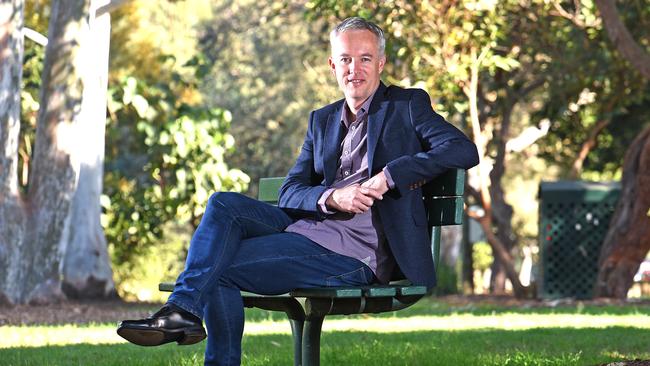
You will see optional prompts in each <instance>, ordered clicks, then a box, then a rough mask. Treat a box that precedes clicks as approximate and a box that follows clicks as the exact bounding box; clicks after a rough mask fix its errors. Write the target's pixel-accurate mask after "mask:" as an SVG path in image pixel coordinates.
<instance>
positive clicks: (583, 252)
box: [537, 181, 621, 299]
mask: <svg viewBox="0 0 650 366" xmlns="http://www.w3.org/2000/svg"><path fill="white" fill-rule="evenodd" d="M620 192H621V187H620V184H619V183H617V182H611V183H599V182H583V181H558V182H542V183H540V186H539V242H540V249H541V250H540V253H541V258H540V263H539V267H538V268H539V273H538V275H539V277H538V294H537V295H538V296H539V297H540V298H545V299H553V298H565V297H571V298H576V299H588V298H591V297H592V294H593V286H594V282H595V280H596V275H597V273H598V257H599V255H600V248H601V245H602V242H603V240H604V239H605V235H606V233H607V229H608V226H609V221H610V219H611V216H612V214H613V212H614V207H615V206H616V201H617V199H618V197H619V195H620Z"/></svg>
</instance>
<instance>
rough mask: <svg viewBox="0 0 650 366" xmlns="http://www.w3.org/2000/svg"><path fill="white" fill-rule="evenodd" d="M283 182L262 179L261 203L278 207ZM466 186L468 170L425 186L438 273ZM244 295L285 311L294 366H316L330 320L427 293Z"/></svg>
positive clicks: (385, 289)
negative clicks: (443, 233) (443, 241)
mask: <svg viewBox="0 0 650 366" xmlns="http://www.w3.org/2000/svg"><path fill="white" fill-rule="evenodd" d="M283 179H284V178H262V179H261V180H260V186H259V195H258V197H259V200H260V201H264V202H268V203H271V204H275V203H277V199H278V190H279V188H280V185H281V184H282V181H283ZM464 184H465V171H464V170H461V169H451V170H449V171H447V172H446V173H445V174H443V175H440V176H439V177H437V178H436V179H434V180H433V181H431V182H429V183H428V184H427V185H425V186H424V187H423V192H424V195H423V200H424V203H425V209H426V212H427V220H428V226H429V233H430V234H431V248H432V252H433V258H434V265H435V266H436V267H435V268H437V265H438V257H439V251H440V227H441V226H445V225H459V224H461V223H462V220H463V191H464ZM159 289H160V291H172V290H173V289H174V284H173V283H161V284H160V285H159ZM241 294H242V297H243V299H244V305H245V306H246V307H249V308H260V309H265V310H272V311H282V312H285V313H286V314H287V317H288V318H289V322H290V323H291V332H292V334H293V347H294V365H296V366H299V365H302V366H317V365H319V364H320V335H321V327H322V325H323V320H324V318H325V316H327V315H348V314H362V313H382V312H389V311H396V310H401V309H404V308H407V307H409V306H411V305H412V304H414V303H415V302H417V301H418V300H419V299H421V298H422V297H423V296H425V295H427V288H426V287H424V286H411V285H410V284H409V283H408V281H394V282H391V283H390V284H389V285H370V286H362V287H322V288H310V289H295V290H293V291H291V292H289V293H287V294H282V295H274V296H269V295H260V294H255V293H250V292H245V291H242V293H241Z"/></svg>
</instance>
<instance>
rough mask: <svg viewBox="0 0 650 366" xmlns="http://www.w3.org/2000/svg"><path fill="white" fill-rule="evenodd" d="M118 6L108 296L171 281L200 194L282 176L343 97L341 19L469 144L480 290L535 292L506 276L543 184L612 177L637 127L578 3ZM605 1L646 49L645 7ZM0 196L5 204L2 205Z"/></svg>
mask: <svg viewBox="0 0 650 366" xmlns="http://www.w3.org/2000/svg"><path fill="white" fill-rule="evenodd" d="M15 2H16V1H15ZM119 3H120V4H119V5H120V6H119V7H115V8H114V9H113V10H112V11H111V12H110V17H111V39H110V56H109V59H108V62H109V67H108V75H107V77H106V78H107V84H108V92H107V97H106V101H107V106H106V108H105V110H106V111H107V113H106V124H105V140H104V141H105V149H104V151H105V154H104V155H103V156H101V159H103V161H102V163H101V164H100V165H101V167H102V171H101V173H100V174H101V176H102V177H103V179H102V182H101V183H102V184H103V187H101V192H102V193H101V196H100V197H98V199H97V200H98V201H99V202H97V205H98V207H100V208H101V214H100V217H99V219H98V220H97V221H98V222H99V223H101V228H100V230H101V229H102V228H103V232H99V233H97V234H96V235H95V236H96V237H99V239H98V240H99V241H98V242H99V243H102V240H103V238H105V239H106V242H107V248H108V254H109V257H107V258H110V263H107V264H109V267H112V271H113V277H114V278H115V283H116V291H117V293H118V294H119V295H121V296H122V297H125V298H128V299H141V300H149V299H155V298H156V296H157V295H156V292H155V288H156V283H158V282H159V281H160V280H163V279H164V280H170V279H173V277H174V276H175V275H176V274H177V273H178V272H179V271H180V270H181V267H182V260H183V258H184V255H185V251H186V248H187V243H188V241H189V237H190V235H191V232H192V231H193V228H194V227H196V225H197V224H198V222H199V220H200V215H201V213H202V209H203V206H204V204H205V202H206V200H207V198H208V197H209V195H210V193H211V192H213V191H215V190H233V191H241V192H246V193H247V194H250V195H252V196H254V195H255V194H256V182H257V180H258V179H259V177H263V176H281V175H284V174H285V173H286V171H287V170H288V168H289V167H290V166H291V164H292V163H293V160H294V159H295V157H296V155H297V153H298V151H299V147H300V145H301V143H302V139H303V135H304V132H305V128H306V118H307V116H308V114H309V111H311V110H312V109H314V108H318V107H320V106H322V105H324V104H327V103H330V102H332V101H334V100H337V99H339V98H340V93H339V91H338V90H337V87H336V83H335V81H334V80H333V78H332V77H331V76H330V73H329V70H328V67H327V62H326V61H327V56H328V52H329V49H328V47H329V44H328V33H329V30H330V28H331V27H332V26H333V25H334V24H336V23H337V22H338V21H340V20H341V19H343V18H345V17H348V16H353V15H360V16H363V17H366V18H369V19H372V20H373V21H375V22H377V23H378V24H379V25H380V26H381V27H382V28H383V29H384V30H385V31H386V34H387V48H386V53H387V57H388V63H387V67H386V69H385V72H384V80H385V82H387V83H391V84H396V85H401V86H404V87H420V88H423V89H426V90H427V91H428V92H429V94H430V95H431V97H432V104H433V105H434V108H435V109H436V111H438V113H440V114H442V115H443V116H444V117H445V118H447V119H448V120H449V121H450V122H451V123H453V124H454V125H456V126H457V127H459V128H461V129H463V130H464V131H465V132H466V133H467V134H468V135H469V136H471V137H472V138H473V139H474V141H475V142H476V143H477V145H478V146H479V150H480V153H481V164H480V166H479V167H478V168H475V169H472V170H471V171H470V179H469V181H468V192H469V195H468V201H467V203H468V205H469V206H470V207H471V208H472V209H470V210H468V214H469V215H470V216H472V217H473V218H474V219H475V220H476V221H477V222H478V223H479V224H480V226H481V228H482V229H483V231H484V232H485V234H486V235H485V239H486V242H487V243H489V247H488V246H486V245H484V244H480V245H478V246H477V248H478V249H477V250H478V252H477V253H478V254H475V255H474V256H472V255H471V252H472V247H471V246H466V247H465V248H464V249H463V250H464V251H469V254H470V255H465V256H464V258H465V259H466V260H467V261H468V262H470V263H471V261H472V257H474V258H475V260H476V261H477V263H475V266H474V267H475V268H477V269H480V271H481V272H482V273H490V275H489V281H488V283H489V291H491V292H492V293H504V292H507V291H510V290H511V289H512V291H513V292H514V293H515V294H516V295H518V296H530V295H532V294H533V292H534V289H533V288H530V286H529V281H528V279H526V280H525V281H522V280H521V279H520V278H522V277H521V272H522V267H524V266H523V265H522V263H523V262H524V260H525V259H526V258H528V259H526V260H530V258H531V256H532V257H533V259H535V256H536V254H535V253H537V252H538V250H539V247H538V243H537V232H538V227H537V225H538V221H537V201H536V193H537V187H538V184H539V182H540V180H542V179H543V180H555V179H588V180H619V179H621V176H622V166H623V158H624V155H625V151H626V150H627V149H628V147H629V146H630V145H631V144H632V142H633V140H634V139H635V138H636V137H637V136H639V135H640V134H641V133H642V131H643V130H644V128H646V126H648V125H649V121H650V119H649V118H648V117H649V112H648V111H649V110H650V108H648V107H649V103H650V88H649V86H648V80H647V79H644V78H643V77H641V74H640V73H639V71H636V70H635V68H634V65H632V64H630V63H629V62H628V61H627V60H626V59H625V57H623V56H622V53H621V52H619V51H618V50H617V47H616V45H615V44H614V43H612V41H611V39H610V36H609V35H608V33H607V29H606V28H605V24H604V22H603V20H602V18H601V16H600V13H599V10H598V9H597V7H596V5H595V4H594V3H593V2H592V1H591V0H582V1H560V0H529V1H519V0H501V1H488V0H482V1H478V0H477V1H456V0H454V1H451V0H450V1H436V2H430V1H419V0H418V1H402V0H393V1H389V2H382V3H377V2H371V1H362V0H358V1H357V0H350V1H330V0H316V1H298V2H294V1H272V0H263V1H261V2H260V1H249V0H241V1H208V0H185V1H172V0H166V1H161V2H146V1H140V0H133V1H125V2H121V1H120V2H119ZM616 5H617V9H618V13H619V16H620V19H622V21H623V23H624V24H625V25H627V28H628V29H629V32H630V34H631V37H632V38H633V39H634V40H636V41H637V42H638V46H639V47H640V49H642V50H646V51H647V49H648V47H650V45H648V41H647V40H648V32H649V31H650V4H648V2H647V1H644V0H636V1H630V2H619V3H617V4H616ZM24 6H25V11H24V24H25V26H26V27H28V28H30V29H33V30H35V31H36V32H38V33H41V34H43V35H44V36H46V37H49V36H50V35H49V34H48V24H49V19H50V16H51V11H52V10H51V9H52V7H51V2H50V1H46V0H26V1H25V4H24ZM45 54H46V52H45V47H44V46H42V45H39V44H38V43H36V42H33V41H32V40H31V39H27V40H25V43H24V57H23V63H22V65H23V69H22V84H21V85H22V87H21V90H20V97H21V107H22V108H21V111H20V119H21V124H20V137H19V138H17V140H16V141H17V142H16V143H17V145H18V146H17V149H18V151H17V154H16V166H17V168H16V170H17V172H16V177H17V182H18V189H19V190H20V191H21V192H23V193H22V194H26V192H27V191H28V190H29V187H30V184H31V182H32V180H33V169H34V165H33V164H34V148H35V144H39V143H38V142H36V141H35V135H36V132H35V131H36V129H37V125H38V123H39V122H38V114H39V111H40V109H41V103H42V102H41V100H42V97H41V96H39V90H40V89H41V87H42V84H43V83H42V78H43V75H44V65H45V64H44V59H45ZM3 62H4V61H3ZM2 123H5V121H4V120H2V121H0V124H2ZM0 131H1V130H0ZM83 138H88V139H91V137H90V136H88V135H84V137H83ZM92 141H95V143H96V145H97V146H103V144H104V141H98V140H97V137H95V138H93V140H92ZM3 164H4V162H3ZM78 174H80V171H79V172H78ZM95 174H97V173H95ZM79 184H82V183H81V181H80V182H79ZM82 187H83V186H82ZM0 194H1V193H0ZM7 202H8V201H4V202H3V203H2V207H3V209H4V210H5V211H6V212H9V211H11V210H14V209H15V208H11V207H13V206H11V205H9V204H8V203H7ZM71 202H74V201H71ZM71 204H73V205H74V203H71ZM99 205H101V206H99ZM81 206H84V203H83V202H82V203H81ZM90 216H93V215H90ZM1 226H2V224H0V227H1ZM75 242H79V240H75ZM1 244H4V245H6V243H1ZM102 245H103V244H102ZM86 247H88V248H91V247H92V246H86ZM5 258H7V257H5ZM0 260H2V258H0ZM100 262H101V261H100ZM104 262H108V259H105V260H104ZM64 263H65V262H64ZM68 263H74V262H73V261H72V260H70V261H68ZM637 265H638V264H637ZM487 267H489V270H488V268H487ZM471 268H472V267H471V266H470V267H469V270H467V271H466V272H470V273H465V274H464V278H465V279H467V277H468V276H472V273H471V272H472V271H471ZM109 270H110V268H109ZM454 272H455V269H454V268H451V271H450V272H449V273H451V274H454ZM69 277H70V278H72V275H69ZM143 279H145V280H143ZM533 280H534V278H533ZM452 282H454V281H452ZM109 287H112V284H111V285H109ZM451 287H452V289H451V290H450V291H452V292H453V291H454V290H453V287H454V286H453V285H452V286H451ZM68 289H69V291H68V293H67V295H68V296H83V294H84V293H85V294H88V293H89V292H88V291H86V290H84V288H83V286H81V287H79V288H78V289H77V290H74V289H73V287H70V288H68ZM108 292H111V291H110V290H109V291H107V293H108ZM74 294H76V295H74ZM95 295H98V294H95ZM102 295H106V293H103V294H102Z"/></svg>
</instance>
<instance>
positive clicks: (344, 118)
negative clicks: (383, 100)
mask: <svg viewBox="0 0 650 366" xmlns="http://www.w3.org/2000/svg"><path fill="white" fill-rule="evenodd" d="M378 89H379V88H377V89H375V91H374V92H373V93H372V94H371V95H370V96H369V97H368V99H366V101H365V102H363V104H362V105H361V108H359V111H358V112H357V119H359V117H361V116H364V115H367V114H368V110H369V109H370V103H372V99H373V98H374V97H375V93H377V90H378ZM349 110H350V107H349V106H348V103H347V102H346V101H345V100H343V108H342V109H341V123H342V124H343V125H344V126H345V127H348V126H350V123H351V122H350V121H348V114H347V113H346V112H347V111H349ZM352 122H354V121H352Z"/></svg>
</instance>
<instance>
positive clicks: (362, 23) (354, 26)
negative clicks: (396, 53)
mask: <svg viewBox="0 0 650 366" xmlns="http://www.w3.org/2000/svg"><path fill="white" fill-rule="evenodd" d="M349 30H367V31H370V32H372V33H373V34H374V35H375V36H377V45H378V46H379V56H383V55H384V51H385V50H386V38H385V37H384V31H383V30H381V28H379V26H377V24H375V23H373V22H370V21H367V20H365V19H363V18H360V17H351V18H347V19H345V20H344V21H342V22H341V23H340V24H339V25H337V26H336V27H335V28H334V29H332V31H331V32H330V43H332V42H333V41H334V38H336V37H337V36H338V35H339V34H341V33H343V32H346V31H349Z"/></svg>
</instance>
